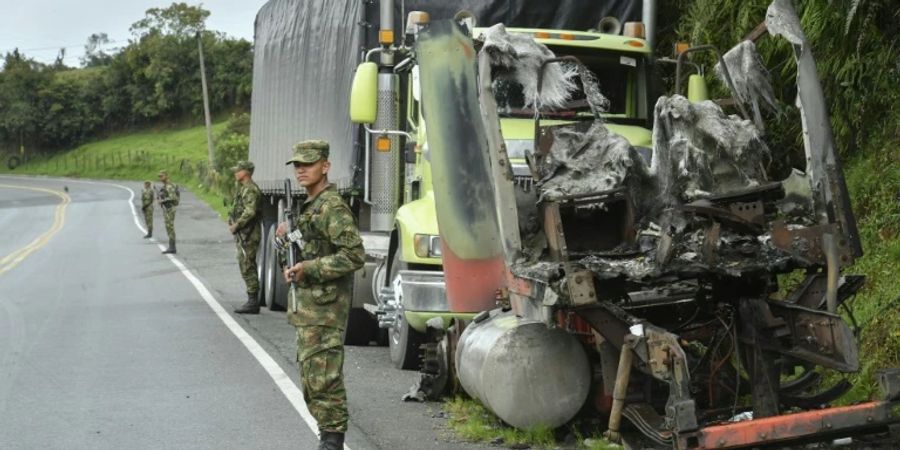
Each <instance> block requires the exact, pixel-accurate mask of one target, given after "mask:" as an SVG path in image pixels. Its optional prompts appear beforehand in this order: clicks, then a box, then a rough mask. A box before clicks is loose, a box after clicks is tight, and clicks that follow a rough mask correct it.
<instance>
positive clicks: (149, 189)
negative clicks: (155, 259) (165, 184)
mask: <svg viewBox="0 0 900 450" xmlns="http://www.w3.org/2000/svg"><path fill="white" fill-rule="evenodd" d="M141 211H143V212H144V223H145V224H146V225H147V234H145V235H144V239H150V238H151V237H153V185H152V184H151V183H150V181H145V182H144V190H143V191H141Z"/></svg>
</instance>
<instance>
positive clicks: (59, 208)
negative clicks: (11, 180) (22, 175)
mask: <svg viewBox="0 0 900 450" xmlns="http://www.w3.org/2000/svg"><path fill="white" fill-rule="evenodd" d="M0 188H6V189H21V190H26V191H35V192H43V193H46V194H51V195H55V196H57V197H59V198H60V200H61V201H60V202H59V204H58V205H56V211H54V213H53V225H51V226H50V229H49V230H47V231H45V232H44V233H43V234H41V235H40V236H38V237H36V238H35V239H34V240H33V241H31V242H29V243H28V245H26V246H24V247H22V248H20V249H18V250H16V251H14V252H12V253H10V254H8V255H6V256H4V257H3V259H0V275H2V274H3V273H5V272H6V271H8V270H10V269H12V268H13V267H16V266H17V265H19V263H20V262H22V261H24V260H25V258H27V257H28V255H30V254H32V253H33V252H35V251H36V250H38V249H40V248H41V247H43V246H45V245H47V243H48V242H50V239H51V238H53V236H54V235H55V234H56V233H58V232H59V230H61V229H62V227H63V225H65V223H66V206H67V205H68V204H69V203H71V202H72V199H71V198H70V197H69V196H68V195H67V194H66V193H64V192H59V191H54V190H51V189H43V188H36V187H26V186H14V185H11V184H0Z"/></svg>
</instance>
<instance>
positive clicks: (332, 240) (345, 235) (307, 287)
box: [279, 141, 365, 450]
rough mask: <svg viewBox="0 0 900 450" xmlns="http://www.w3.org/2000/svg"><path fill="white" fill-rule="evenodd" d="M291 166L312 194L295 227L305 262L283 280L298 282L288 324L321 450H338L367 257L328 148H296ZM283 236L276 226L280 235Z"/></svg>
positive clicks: (310, 143)
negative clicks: (348, 334) (293, 330)
mask: <svg viewBox="0 0 900 450" xmlns="http://www.w3.org/2000/svg"><path fill="white" fill-rule="evenodd" d="M287 164H293V165H294V174H295V175H296V177H297V182H298V183H299V184H300V185H301V186H303V187H304V188H305V189H306V192H307V194H308V197H307V199H306V201H305V202H304V203H303V205H302V206H301V208H300V211H299V214H298V216H297V219H296V223H295V226H296V227H297V229H298V230H299V231H300V232H301V233H302V234H303V240H302V242H301V243H300V244H299V245H300V258H299V260H300V262H299V263H297V264H295V265H294V266H293V267H289V268H288V269H287V270H285V274H284V276H285V280H287V281H291V280H294V281H296V282H297V288H296V289H295V290H294V291H293V292H292V293H291V295H294V296H295V297H294V298H295V300H296V302H291V303H292V304H293V305H292V307H290V308H289V311H288V320H289V321H290V323H291V324H293V325H294V326H296V327H297V360H298V362H299V364H300V376H301V378H302V380H301V381H302V384H303V397H304V399H305V400H306V405H307V406H308V407H309V411H310V412H311V413H312V415H313V417H315V419H316V421H317V422H318V424H319V432H320V440H319V450H339V449H343V448H344V433H345V432H346V431H347V420H348V415H347V392H346V391H345V390H344V375H343V368H344V347H343V338H342V334H343V329H344V327H345V325H346V323H347V315H348V314H349V310H350V300H351V289H352V283H353V272H355V271H356V270H358V269H359V268H361V267H362V266H363V263H364V260H365V252H364V250H363V245H362V239H361V238H360V236H359V230H357V228H356V222H355V220H354V217H353V214H352V213H351V212H350V208H349V207H348V206H347V204H346V203H344V201H343V199H341V196H340V194H338V192H337V189H335V187H334V185H332V184H329V183H328V170H329V168H330V167H331V163H330V162H329V161H328V143H327V142H325V141H304V142H300V143H298V144H297V145H295V146H294V157H293V158H292V159H291V160H290V161H288V162H287ZM284 232H285V227H284V225H282V226H279V234H282V235H283V234H284Z"/></svg>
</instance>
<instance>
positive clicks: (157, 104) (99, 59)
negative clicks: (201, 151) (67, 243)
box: [0, 3, 253, 159]
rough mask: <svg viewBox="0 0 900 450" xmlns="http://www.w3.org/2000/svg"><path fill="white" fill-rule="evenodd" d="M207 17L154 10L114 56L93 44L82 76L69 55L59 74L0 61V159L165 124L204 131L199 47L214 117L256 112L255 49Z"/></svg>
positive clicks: (177, 8)
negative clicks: (200, 46)
mask: <svg viewBox="0 0 900 450" xmlns="http://www.w3.org/2000/svg"><path fill="white" fill-rule="evenodd" d="M209 15H210V12H209V11H207V10H205V9H202V8H201V7H197V6H189V5H187V4H186V3H173V4H171V5H170V6H169V7H167V8H152V9H149V10H147V12H146V14H145V16H144V18H142V19H140V20H138V21H137V22H135V23H134V24H132V25H131V28H130V31H131V38H130V39H129V40H128V43H127V44H126V45H124V46H123V47H121V48H119V49H117V50H115V51H112V50H110V48H111V47H110V42H109V39H108V37H107V36H106V34H104V33H95V34H93V35H91V36H90V37H88V38H87V43H86V44H85V51H86V54H85V56H84V57H83V58H82V61H81V65H82V67H80V68H75V67H68V66H66V65H65V64H63V57H64V56H65V52H64V51H61V52H60V55H59V57H58V58H57V60H56V62H54V63H51V64H45V63H41V62H38V61H35V60H34V59H33V58H29V57H28V55H26V54H24V53H22V52H20V51H18V50H14V51H11V52H8V53H6V54H5V55H2V56H0V63H2V70H0V154H2V153H4V152H6V153H7V154H9V153H19V152H24V154H26V155H29V156H35V155H51V154H54V153H58V152H61V151H65V150H68V149H71V148H74V147H77V146H78V145H80V144H82V143H85V142H88V141H91V140H96V139H99V138H103V137H107V136H113V135H117V134H123V133H128V132H130V131H134V130H138V131H140V130H143V129H146V128H148V127H157V126H158V125H159V124H160V123H198V119H199V120H202V117H203V100H202V94H201V88H200V67H199V58H198V48H197V47H198V37H199V40H200V41H201V42H202V44H203V49H204V59H205V62H206V74H207V79H208V85H209V100H210V109H211V111H212V112H213V114H214V115H219V114H223V113H224V114H227V113H228V112H232V111H241V110H246V109H248V108H249V105H250V89H251V85H252V84H251V73H252V64H253V46H252V44H251V43H250V42H247V41H246V40H243V39H233V38H229V37H227V36H225V35H223V34H222V33H218V32H215V31H212V30H207V29H206V28H205V21H206V18H207V17H209ZM4 159H5V158H4Z"/></svg>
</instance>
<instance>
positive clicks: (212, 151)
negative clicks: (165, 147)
mask: <svg viewBox="0 0 900 450" xmlns="http://www.w3.org/2000/svg"><path fill="white" fill-rule="evenodd" d="M197 48H198V49H199V50H200V85H201V86H202V88H203V115H204V118H205V119H206V146H207V147H208V149H209V167H210V168H214V167H215V164H216V153H215V149H214V148H213V138H212V119H210V117H209V94H208V93H207V90H206V66H205V65H204V64H203V38H202V36H201V34H200V32H199V31H198V32H197Z"/></svg>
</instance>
